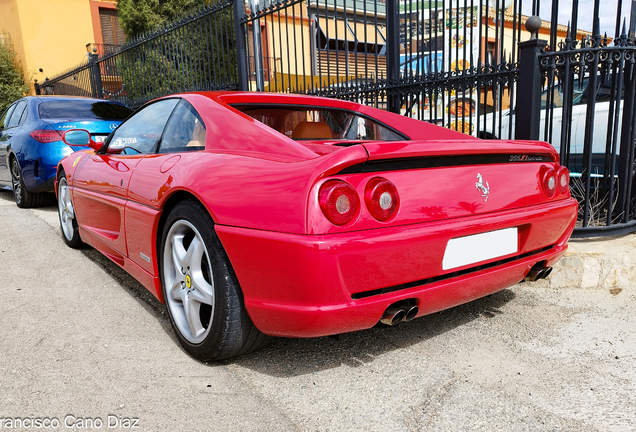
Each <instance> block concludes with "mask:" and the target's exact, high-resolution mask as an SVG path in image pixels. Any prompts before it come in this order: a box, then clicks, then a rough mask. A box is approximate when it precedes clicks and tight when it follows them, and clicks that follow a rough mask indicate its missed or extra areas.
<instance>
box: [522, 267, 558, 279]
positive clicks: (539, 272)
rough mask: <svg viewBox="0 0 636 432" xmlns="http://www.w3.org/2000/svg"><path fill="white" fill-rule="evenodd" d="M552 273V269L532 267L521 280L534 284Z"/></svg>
mask: <svg viewBox="0 0 636 432" xmlns="http://www.w3.org/2000/svg"><path fill="white" fill-rule="evenodd" d="M550 273H552V267H538V266H535V267H532V268H531V269H530V271H529V272H528V274H527V275H526V277H525V278H523V280H524V281H526V282H535V281H538V280H539V279H545V278H547V277H548V276H550Z"/></svg>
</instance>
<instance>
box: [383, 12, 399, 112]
mask: <svg viewBox="0 0 636 432" xmlns="http://www.w3.org/2000/svg"><path fill="white" fill-rule="evenodd" d="M397 3H398V2H397V0H387V2H386V63H387V64H386V74H387V81H388V82H387V84H388V87H389V88H390V86H391V85H392V84H394V83H398V82H399V80H400V28H399V21H398V4H397ZM387 93H388V94H387V96H388V99H389V100H388V107H387V108H388V110H389V111H390V112H393V113H398V114H399V113H400V108H401V106H402V104H401V103H400V95H399V94H397V93H393V92H391V91H390V90H389V91H388V92H387ZM392 93H393V94H392Z"/></svg>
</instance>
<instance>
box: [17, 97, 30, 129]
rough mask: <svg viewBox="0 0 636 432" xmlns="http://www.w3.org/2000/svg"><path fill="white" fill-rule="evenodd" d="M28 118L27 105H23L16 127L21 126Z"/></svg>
mask: <svg viewBox="0 0 636 432" xmlns="http://www.w3.org/2000/svg"><path fill="white" fill-rule="evenodd" d="M28 117H29V104H28V103H25V104H24V111H22V115H21V116H20V120H19V121H18V126H22V125H23V124H25V123H26V121H27V118H28Z"/></svg>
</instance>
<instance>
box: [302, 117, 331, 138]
mask: <svg viewBox="0 0 636 432" xmlns="http://www.w3.org/2000/svg"><path fill="white" fill-rule="evenodd" d="M292 138H293V139H331V138H333V137H332V135H331V128H330V127H329V125H328V124H327V123H321V122H308V121H302V122H300V123H298V124H297V125H296V127H295V128H294V131H293V132H292Z"/></svg>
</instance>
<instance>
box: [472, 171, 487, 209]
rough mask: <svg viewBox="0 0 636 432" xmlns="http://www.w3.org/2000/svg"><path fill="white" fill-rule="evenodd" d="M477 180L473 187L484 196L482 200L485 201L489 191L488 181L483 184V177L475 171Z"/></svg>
mask: <svg viewBox="0 0 636 432" xmlns="http://www.w3.org/2000/svg"><path fill="white" fill-rule="evenodd" d="M477 180H478V181H477V183H475V187H476V188H477V190H478V191H479V192H481V196H482V197H484V198H486V199H485V200H484V202H487V201H488V193H489V192H490V185H488V182H486V184H485V185H484V179H483V177H482V176H481V174H479V173H477Z"/></svg>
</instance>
